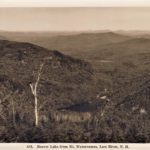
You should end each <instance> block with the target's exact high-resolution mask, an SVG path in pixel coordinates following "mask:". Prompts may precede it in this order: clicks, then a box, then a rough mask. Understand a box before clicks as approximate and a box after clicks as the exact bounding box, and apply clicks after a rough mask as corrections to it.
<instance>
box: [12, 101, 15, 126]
mask: <svg viewBox="0 0 150 150" xmlns="http://www.w3.org/2000/svg"><path fill="white" fill-rule="evenodd" d="M11 102H12V117H13V126H16V119H15V106H14V100H13V98H12V100H11Z"/></svg>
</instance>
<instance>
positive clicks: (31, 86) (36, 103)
mask: <svg viewBox="0 0 150 150" xmlns="http://www.w3.org/2000/svg"><path fill="white" fill-rule="evenodd" d="M43 67H44V63H42V64H41V65H40V68H39V71H38V75H37V80H36V82H35V83H31V84H30V88H31V92H32V94H33V96H34V101H35V107H34V111H35V126H36V127H38V125H39V114H38V98H37V97H38V96H37V88H38V84H39V81H40V78H41V74H42V69H43Z"/></svg>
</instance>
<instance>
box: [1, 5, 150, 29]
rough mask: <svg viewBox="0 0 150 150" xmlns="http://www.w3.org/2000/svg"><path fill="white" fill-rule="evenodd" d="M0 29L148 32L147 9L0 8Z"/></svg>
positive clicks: (149, 26) (149, 8)
mask: <svg viewBox="0 0 150 150" xmlns="http://www.w3.org/2000/svg"><path fill="white" fill-rule="evenodd" d="M0 30H7V31H87V30H150V7H141V8H137V7H122V8H121V7H120V8H119V7H95V8H94V7H89V8H85V7H84V8H81V7H78V8H77V7H76V8H71V7H70V8H61V7H59V8H56V7H53V8H52V7H49V8H21V7H20V8H0Z"/></svg>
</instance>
